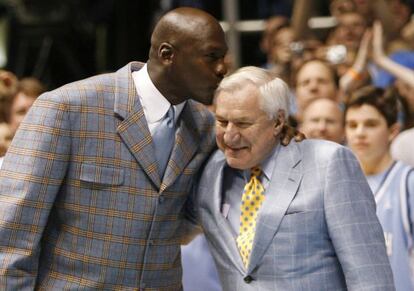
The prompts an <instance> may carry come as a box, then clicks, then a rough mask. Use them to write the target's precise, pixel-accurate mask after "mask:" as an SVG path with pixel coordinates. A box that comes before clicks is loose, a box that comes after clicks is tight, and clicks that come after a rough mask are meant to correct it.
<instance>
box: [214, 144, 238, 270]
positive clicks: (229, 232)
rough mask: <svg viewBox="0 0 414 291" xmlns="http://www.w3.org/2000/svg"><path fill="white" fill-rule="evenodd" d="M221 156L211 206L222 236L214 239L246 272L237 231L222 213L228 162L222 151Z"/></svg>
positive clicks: (226, 254)
mask: <svg viewBox="0 0 414 291" xmlns="http://www.w3.org/2000/svg"><path fill="white" fill-rule="evenodd" d="M219 157H220V159H221V160H220V161H219V162H218V163H217V165H218V167H217V168H216V169H215V170H214V171H213V172H212V174H213V175H215V177H217V178H214V179H212V180H213V181H214V185H213V187H212V188H211V189H214V193H213V197H212V199H211V201H212V202H210V203H214V204H213V207H212V208H211V209H213V214H212V218H213V219H214V220H215V223H216V225H217V228H218V229H219V233H220V236H219V237H214V238H213V239H215V240H216V241H217V243H218V244H219V245H220V248H219V249H220V250H222V252H223V255H225V256H228V257H229V260H230V261H231V262H232V264H233V265H234V266H235V267H236V269H237V270H238V271H239V272H240V273H241V274H244V273H245V272H246V270H245V267H244V264H243V261H242V259H241V256H240V253H239V249H238V247H237V244H236V240H235V233H234V231H233V229H232V228H231V225H230V223H229V221H228V220H227V219H226V218H225V217H224V216H223V214H222V213H221V204H222V189H223V171H224V165H225V164H226V162H225V157H224V155H223V154H222V153H221V152H220V156H219Z"/></svg>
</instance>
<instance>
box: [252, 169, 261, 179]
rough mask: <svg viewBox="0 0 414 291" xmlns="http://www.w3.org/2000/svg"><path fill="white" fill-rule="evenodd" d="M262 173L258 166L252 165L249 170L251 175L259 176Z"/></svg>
mask: <svg viewBox="0 0 414 291" xmlns="http://www.w3.org/2000/svg"><path fill="white" fill-rule="evenodd" d="M261 174H262V169H260V168H259V167H253V168H252V170H251V175H252V176H254V177H256V178H257V177H259V176H260V175H261Z"/></svg>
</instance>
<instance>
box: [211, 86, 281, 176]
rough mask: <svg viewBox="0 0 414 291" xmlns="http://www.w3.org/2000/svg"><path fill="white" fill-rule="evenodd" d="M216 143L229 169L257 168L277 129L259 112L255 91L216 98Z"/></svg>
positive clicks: (267, 150)
mask: <svg viewBox="0 0 414 291" xmlns="http://www.w3.org/2000/svg"><path fill="white" fill-rule="evenodd" d="M216 98H217V99H216V102H215V104H216V140H217V145H218V147H219V148H220V150H221V151H223V153H224V155H225V156H226V160H227V163H228V164H229V166H230V167H232V168H236V169H243V170H244V169H250V168H252V167H254V166H257V165H260V163H261V162H262V161H264V160H265V159H266V158H267V157H268V156H269V154H270V153H271V151H272V149H273V148H274V147H275V145H276V136H277V135H278V134H279V132H278V130H279V128H277V129H275V125H276V122H275V121H274V120H272V119H269V117H268V115H267V114H266V113H265V112H264V111H263V110H261V109H260V106H259V99H258V90H257V89H256V87H254V86H252V85H247V86H246V87H245V88H244V89H242V90H238V91H236V92H232V93H229V92H221V93H219V94H218V95H217V97H216Z"/></svg>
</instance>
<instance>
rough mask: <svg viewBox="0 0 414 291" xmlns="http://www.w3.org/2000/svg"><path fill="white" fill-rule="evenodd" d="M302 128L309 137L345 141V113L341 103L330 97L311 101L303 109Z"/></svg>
mask: <svg viewBox="0 0 414 291" xmlns="http://www.w3.org/2000/svg"><path fill="white" fill-rule="evenodd" d="M300 130H301V131H302V132H303V133H304V134H305V135H306V137H307V138H315V139H325V140H330V141H333V142H336V143H339V144H341V143H343V142H344V138H345V132H344V113H343V110H342V108H341V106H340V104H339V103H338V102H337V101H335V100H332V99H328V98H318V99H315V100H313V101H311V102H310V103H309V105H308V106H306V107H305V110H304V111H303V115H302V123H301V124H300Z"/></svg>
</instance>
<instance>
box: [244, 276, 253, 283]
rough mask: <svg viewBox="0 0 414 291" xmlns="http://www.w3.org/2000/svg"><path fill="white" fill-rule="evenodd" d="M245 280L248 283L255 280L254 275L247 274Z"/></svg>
mask: <svg viewBox="0 0 414 291" xmlns="http://www.w3.org/2000/svg"><path fill="white" fill-rule="evenodd" d="M243 280H244V282H246V283H247V284H249V283H250V282H251V281H253V277H252V276H250V275H249V276H246V277H244V279H243Z"/></svg>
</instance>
